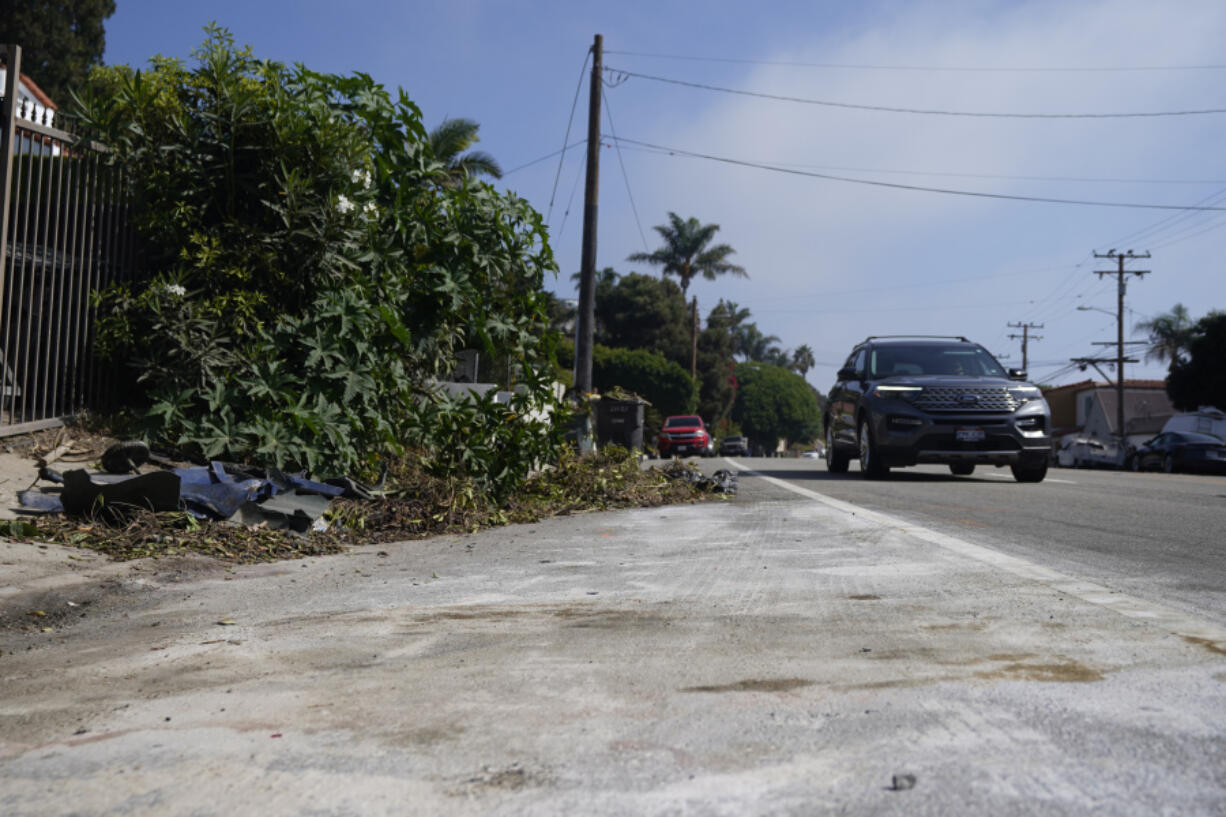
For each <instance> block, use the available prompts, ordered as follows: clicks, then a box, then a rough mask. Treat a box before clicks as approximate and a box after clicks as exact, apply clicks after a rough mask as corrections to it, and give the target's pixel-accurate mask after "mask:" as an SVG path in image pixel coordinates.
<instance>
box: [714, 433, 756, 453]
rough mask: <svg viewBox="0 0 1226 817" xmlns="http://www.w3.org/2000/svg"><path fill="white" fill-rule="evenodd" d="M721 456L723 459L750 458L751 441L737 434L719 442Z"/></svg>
mask: <svg viewBox="0 0 1226 817" xmlns="http://www.w3.org/2000/svg"><path fill="white" fill-rule="evenodd" d="M719 455H720V456H721V457H748V456H749V441H748V440H746V439H745V438H744V437H740V436H737V435H735V434H733V435H731V436H729V437H724V439H722V440H720V442H719Z"/></svg>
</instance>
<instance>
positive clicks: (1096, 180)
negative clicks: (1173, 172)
mask: <svg viewBox="0 0 1226 817" xmlns="http://www.w3.org/2000/svg"><path fill="white" fill-rule="evenodd" d="M627 150H638V151H641V152H643V153H651V154H657V155H667V153H668V152H669V151H667V150H656V149H652V148H641V147H627ZM755 161H761V160H755ZM765 164H771V165H773V166H775V167H787V168H800V169H811V170H837V171H841V172H847V173H882V174H886V175H896V176H938V177H950V178H958V179H995V180H1003V181H1022V182H1077V183H1085V184H1176V185H1204V184H1226V179H1125V178H1112V177H1102V176H1014V175H1005V174H999V173H957V172H952V171H942V170H897V169H893V168H880V167H846V166H843V165H819V164H811V163H806V162H766V163H765ZM1171 218H1175V216H1171Z"/></svg>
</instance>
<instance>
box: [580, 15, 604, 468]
mask: <svg viewBox="0 0 1226 817" xmlns="http://www.w3.org/2000/svg"><path fill="white" fill-rule="evenodd" d="M603 72H604V37H602V36H601V35H599V34H597V35H596V39H595V40H594V41H593V43H592V85H591V94H590V96H589V97H588V107H587V181H586V183H585V185H584V193H583V248H582V254H581V258H580V265H579V315H578V321H577V325H576V327H575V393H576V394H577V395H578V396H579V399H580V400H581V401H586V400H587V395H588V394H591V391H592V336H593V331H592V330H593V326H594V325H595V320H596V211H597V203H598V200H599V191H600V91H601V81H602V76H601V75H602V74H603ZM581 410H582V411H583V421H582V422H583V425H582V427H581V428H580V429H579V439H578V442H579V450H580V451H581V452H590V451H592V450H593V448H594V445H593V443H592V415H591V407H590V404H586V402H585V405H584V406H583V408H582V409H581Z"/></svg>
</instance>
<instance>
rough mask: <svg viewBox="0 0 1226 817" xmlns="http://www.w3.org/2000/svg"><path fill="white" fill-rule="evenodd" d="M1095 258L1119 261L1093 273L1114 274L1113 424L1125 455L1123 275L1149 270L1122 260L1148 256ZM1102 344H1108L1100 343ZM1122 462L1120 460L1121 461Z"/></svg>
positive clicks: (1098, 255) (1129, 254) (1128, 254)
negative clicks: (1128, 265) (1133, 267)
mask: <svg viewBox="0 0 1226 817" xmlns="http://www.w3.org/2000/svg"><path fill="white" fill-rule="evenodd" d="M1094 257H1095V258H1114V259H1115V260H1116V261H1117V262H1119V266H1118V269H1114V270H1095V271H1094V274H1095V275H1097V276H1098V277H1099V278H1100V279H1101V278H1102V277H1103V276H1105V275H1114V276H1116V307H1115V329H1116V341H1115V402H1116V406H1115V425H1116V429H1115V430H1116V433H1117V434H1118V435H1119V438H1120V457H1121V458H1122V457H1124V456H1125V452H1124V449H1125V448H1127V446H1128V436H1127V435H1126V434H1125V433H1124V431H1125V430H1124V363H1126V362H1133V361H1130V360H1128V359H1127V358H1125V357H1124V293H1125V292H1126V291H1127V289H1128V285H1127V284H1125V283H1124V276H1125V275H1135V276H1137V277H1138V278H1141V277H1143V276H1145V275H1148V274H1149V270H1126V269H1124V262H1125V261H1131V260H1132V259H1134V258H1149V257H1150V255H1149V251H1148V250H1147V251H1146V252H1145V253H1144V254H1137V253H1134V252H1133V251H1132V250H1129V251H1128V252H1124V253H1118V252H1116V251H1115V250H1111V251H1110V252H1105V253H1099V252H1096V253H1094ZM1101 345H1104V346H1107V345H1110V344H1106V343H1104V344H1101ZM1121 464H1122V461H1121Z"/></svg>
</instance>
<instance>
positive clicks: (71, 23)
mask: <svg viewBox="0 0 1226 817" xmlns="http://www.w3.org/2000/svg"><path fill="white" fill-rule="evenodd" d="M114 13H115V0H0V42H4V43H16V44H17V45H20V46H21V72H22V73H23V74H25V75H26V76H28V77H30V78H31V79H33V80H34V82H36V83H37V84H38V87H40V88H42V89H43V91H44V92H46V94H47V96H49V97H51V101H52V102H54V103H55V104H56V106H57V107H59V108H60V109H61V110H62V109H64V108H67V107H69V103H70V102H71V100H72V97H71V94H70V91H73V90H78V89H80V88H81V87H82V86H83V85H84V83H85V79H86V77H87V76H89V70H90V69H91V68H93V67H94V66H95V65H99V64H101V62H102V53H103V51H105V50H106V31H105V29H104V28H103V23H104V22H105V20H106V19H107V18H108V17H110V16H111V15H112V14H114Z"/></svg>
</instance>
